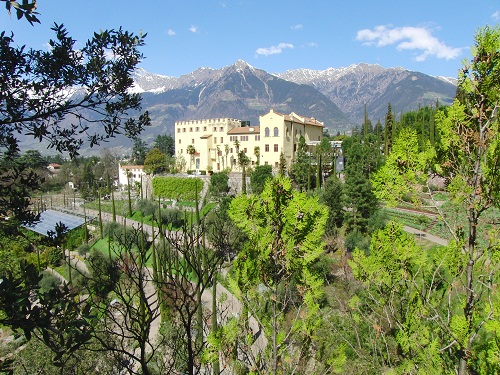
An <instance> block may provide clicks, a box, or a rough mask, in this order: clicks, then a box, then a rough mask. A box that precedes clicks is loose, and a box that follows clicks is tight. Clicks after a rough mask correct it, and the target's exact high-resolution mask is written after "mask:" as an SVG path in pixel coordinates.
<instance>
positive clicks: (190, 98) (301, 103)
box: [22, 60, 456, 154]
mask: <svg viewBox="0 0 500 375" xmlns="http://www.w3.org/2000/svg"><path fill="white" fill-rule="evenodd" d="M133 79H134V86H133V88H132V91H134V92H138V93H141V94H142V97H143V102H142V103H143V109H145V110H148V111H149V113H150V116H151V119H152V123H151V126H150V127H148V128H147V129H146V130H145V131H144V132H143V134H142V136H141V138H142V139H143V140H145V141H146V142H147V143H149V144H152V142H153V140H154V138H155V137H156V136H157V135H158V134H173V131H174V123H175V122H176V121H179V120H191V119H194V120H196V119H203V118H216V117H230V118H237V119H240V120H248V121H250V123H251V124H252V125H258V124H259V116H260V115H263V114H265V113H267V112H268V111H269V110H270V109H271V108H272V109H274V110H276V111H278V112H281V113H286V114H289V113H291V112H295V113H297V114H299V115H302V116H306V117H314V118H316V119H318V120H320V121H322V122H324V124H325V126H326V128H327V129H328V130H329V131H330V133H331V134H336V133H337V132H348V131H350V130H351V129H352V128H353V127H354V126H356V125H358V126H359V125H361V124H362V123H363V119H364V106H365V104H366V108H367V111H368V115H369V118H370V119H371V120H372V123H373V124H375V123H376V122H377V120H379V119H380V121H381V122H382V124H384V118H385V114H386V112H387V105H388V103H391V106H392V108H393V109H394V110H395V111H396V112H397V115H399V114H400V113H402V112H407V111H410V110H414V109H417V108H418V106H424V105H435V103H436V100H439V103H441V104H450V103H451V101H452V100H453V97H454V96H455V91H456V85H455V84H456V80H453V79H450V78H444V77H431V76H428V75H425V74H423V73H419V72H412V71H408V70H405V69H403V68H383V67H381V66H379V65H368V64H358V65H351V66H349V67H347V68H338V69H334V68H329V69H326V70H311V69H297V70H289V71H286V72H284V73H276V74H270V73H267V72H265V71H264V70H261V69H258V68H255V67H253V66H251V65H249V64H247V63H246V62H244V61H242V60H239V61H237V62H236V63H235V64H233V65H230V66H226V67H224V68H221V69H212V68H199V69H197V70H195V71H193V72H191V73H189V74H186V75H183V76H181V77H170V76H163V75H159V74H154V73H151V72H147V71H146V70H144V69H137V70H136V71H135V72H134V75H133ZM454 83H455V84H454ZM89 116H91V114H89ZM90 126H91V127H93V126H96V125H95V124H91V125H90ZM23 141H24V142H23V145H22V149H23V150H26V149H40V150H43V148H45V147H46V146H45V145H43V144H39V143H38V140H36V139H35V140H33V138H28V137H25V139H24V140H23ZM106 146H107V147H113V148H116V149H117V150H118V151H117V152H119V153H120V154H126V153H128V152H129V150H130V148H131V141H130V140H128V139H126V138H125V137H117V138H115V139H113V140H111V141H110V142H109V143H107V144H106V145H105V147H106ZM95 152H99V150H98V149H97V150H95V149H94V150H85V151H84V152H83V153H84V154H88V153H95Z"/></svg>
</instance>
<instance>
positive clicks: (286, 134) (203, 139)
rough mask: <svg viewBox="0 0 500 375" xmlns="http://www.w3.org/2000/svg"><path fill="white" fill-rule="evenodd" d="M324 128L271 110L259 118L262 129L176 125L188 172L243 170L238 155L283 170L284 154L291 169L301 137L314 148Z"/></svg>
mask: <svg viewBox="0 0 500 375" xmlns="http://www.w3.org/2000/svg"><path fill="white" fill-rule="evenodd" d="M323 127H324V124H323V123H322V122H320V121H318V120H316V119H314V118H307V117H304V116H299V115H297V114H295V113H293V112H292V113H291V114H289V115H285V114H282V113H278V112H275V111H274V110H272V109H271V110H270V111H269V113H267V114H265V115H262V116H259V126H250V125H249V124H247V123H245V122H242V121H241V120H237V119H230V118H216V119H206V120H190V121H178V122H176V123H175V154H176V157H183V158H184V159H185V160H186V169H187V170H196V171H202V170H208V171H210V170H213V171H215V172H217V171H222V170H224V169H225V168H231V169H232V170H239V166H238V163H237V158H238V152H240V151H243V152H245V154H246V155H247V157H248V158H249V159H250V164H251V165H255V164H257V163H259V164H261V165H271V166H272V167H273V169H277V168H278V166H279V161H280V155H281V153H283V156H284V157H285V160H286V163H287V166H288V167H289V166H290V165H291V163H292V160H293V157H294V155H295V151H296V150H297V145H298V143H299V139H300V136H304V138H305V140H306V143H307V144H308V145H310V146H311V147H313V145H314V144H316V143H317V142H318V141H321V138H322V136H323Z"/></svg>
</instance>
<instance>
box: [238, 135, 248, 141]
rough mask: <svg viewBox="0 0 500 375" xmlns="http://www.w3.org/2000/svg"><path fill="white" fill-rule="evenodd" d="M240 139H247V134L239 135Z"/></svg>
mask: <svg viewBox="0 0 500 375" xmlns="http://www.w3.org/2000/svg"><path fill="white" fill-rule="evenodd" d="M240 141H248V135H241V136H240Z"/></svg>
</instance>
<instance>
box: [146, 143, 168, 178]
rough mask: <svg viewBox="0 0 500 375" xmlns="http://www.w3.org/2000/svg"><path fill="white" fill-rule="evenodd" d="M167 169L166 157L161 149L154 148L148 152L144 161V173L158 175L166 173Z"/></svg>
mask: <svg viewBox="0 0 500 375" xmlns="http://www.w3.org/2000/svg"><path fill="white" fill-rule="evenodd" d="M166 168H167V163H166V156H165V154H164V153H163V152H161V151H160V149H159V148H156V147H155V148H153V149H151V150H149V151H148V153H147V154H146V158H145V159H144V171H145V172H146V173H152V174H157V173H161V172H165V169H166Z"/></svg>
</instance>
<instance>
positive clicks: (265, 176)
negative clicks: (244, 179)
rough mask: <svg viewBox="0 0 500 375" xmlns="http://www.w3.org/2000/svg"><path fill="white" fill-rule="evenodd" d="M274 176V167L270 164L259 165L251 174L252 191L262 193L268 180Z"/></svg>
mask: <svg viewBox="0 0 500 375" xmlns="http://www.w3.org/2000/svg"><path fill="white" fill-rule="evenodd" d="M272 178H273V168H272V167H271V166H270V165H258V166H257V167H255V169H254V170H253V172H252V173H251V174H250V188H251V189H252V193H254V194H260V193H262V191H263V190H264V186H265V183H266V182H267V180H269V179H272Z"/></svg>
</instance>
